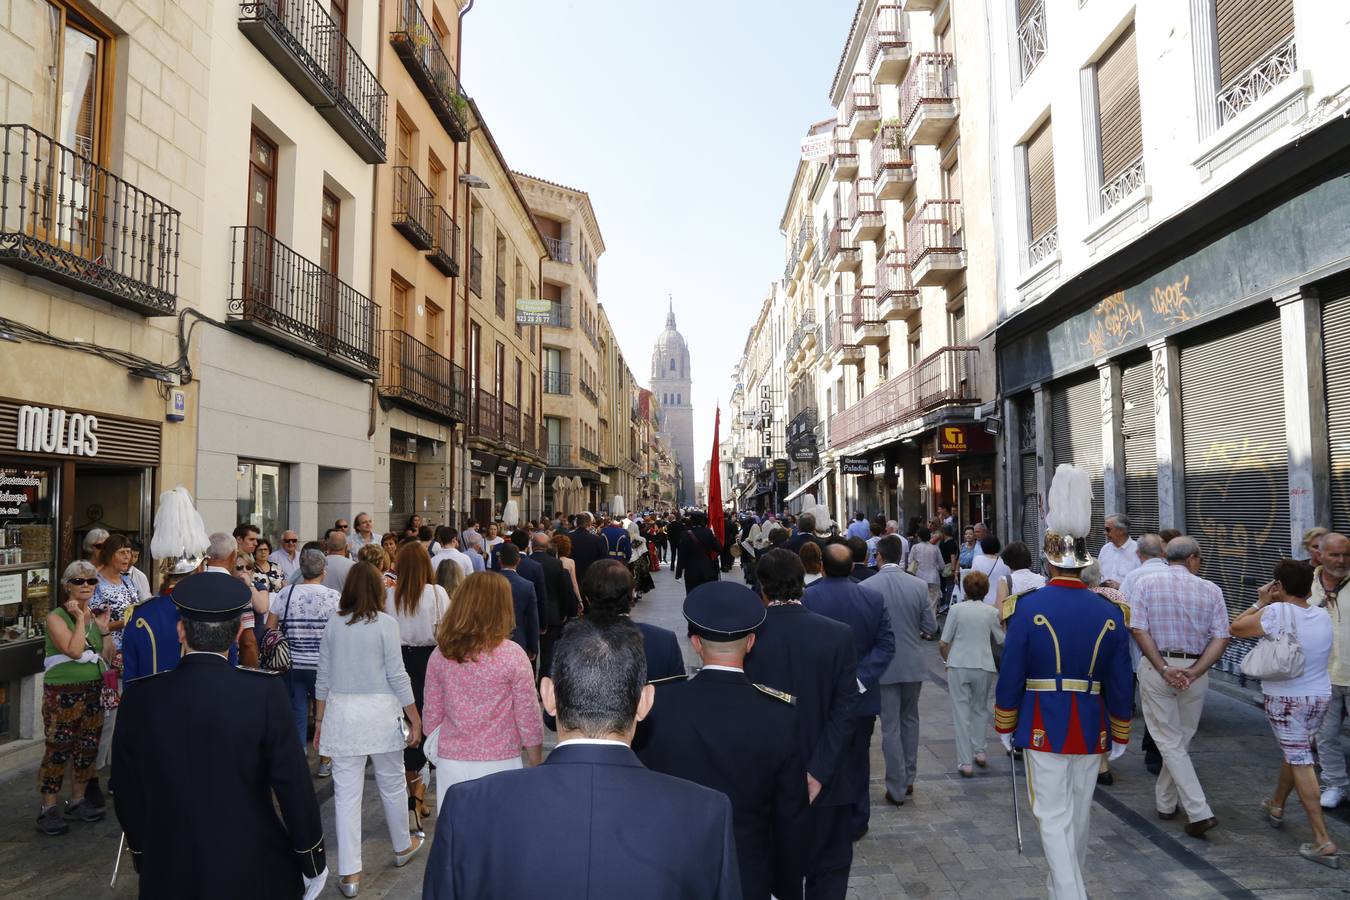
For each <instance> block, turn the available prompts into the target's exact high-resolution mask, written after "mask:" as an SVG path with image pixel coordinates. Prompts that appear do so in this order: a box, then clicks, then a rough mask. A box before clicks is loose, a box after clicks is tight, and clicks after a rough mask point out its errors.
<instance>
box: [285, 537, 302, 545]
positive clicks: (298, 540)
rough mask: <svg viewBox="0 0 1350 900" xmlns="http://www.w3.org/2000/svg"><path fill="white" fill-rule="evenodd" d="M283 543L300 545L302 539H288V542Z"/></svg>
mask: <svg viewBox="0 0 1350 900" xmlns="http://www.w3.org/2000/svg"><path fill="white" fill-rule="evenodd" d="M282 543H283V544H298V543H300V539H299V538H289V539H287V540H284V541H282Z"/></svg>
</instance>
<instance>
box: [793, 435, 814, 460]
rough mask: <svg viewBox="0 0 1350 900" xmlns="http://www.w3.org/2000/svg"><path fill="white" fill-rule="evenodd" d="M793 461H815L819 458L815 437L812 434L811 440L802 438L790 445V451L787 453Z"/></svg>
mask: <svg viewBox="0 0 1350 900" xmlns="http://www.w3.org/2000/svg"><path fill="white" fill-rule="evenodd" d="M789 455H790V456H791V457H792V460H793V462H809V463H813V462H817V461H818V460H819V459H820V453H819V451H817V450H816V439H815V437H814V435H813V436H812V438H811V440H809V441H808V440H802V441H799V442H798V443H796V444H793V445H792V452H791V453H790V454H789Z"/></svg>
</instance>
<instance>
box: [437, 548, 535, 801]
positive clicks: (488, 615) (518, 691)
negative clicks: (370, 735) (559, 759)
mask: <svg viewBox="0 0 1350 900" xmlns="http://www.w3.org/2000/svg"><path fill="white" fill-rule="evenodd" d="M515 618H516V617H515V613H514V611H513V609H512V605H511V586H510V585H509V584H508V583H507V581H506V579H505V578H504V577H503V576H501V575H499V574H498V573H496V572H475V573H474V574H472V575H470V576H469V577H468V578H467V579H465V581H464V583H463V584H462V585H460V588H459V590H458V591H456V592H455V598H454V602H453V603H451V605H450V611H449V612H448V613H447V614H446V615H445V617H444V618H443V619H442V620H441V625H440V628H439V630H438V631H437V634H436V646H437V649H438V650H439V652H437V653H433V654H431V659H430V660H428V661H427V678H426V687H425V693H424V695H423V706H422V725H423V731H424V733H425V734H427V735H430V734H431V733H432V732H433V731H435V730H436V729H437V728H440V734H439V735H438V738H437V744H436V753H435V759H434V762H435V764H436V809H437V810H439V809H440V808H441V803H442V802H443V801H444V800H445V792H446V790H448V789H449V787H450V785H452V784H457V783H458V782H461V781H468V780H470V779H473V778H481V777H482V776H484V775H490V774H491V773H493V772H502V771H505V770H507V769H519V768H521V751H522V749H523V750H524V757H525V764H526V765H530V766H537V765H539V762H540V760H541V758H542V755H543V743H544V725H543V719H542V717H541V715H540V712H539V700H538V697H537V696H536V694H535V690H534V669H533V667H532V666H531V665H530V660H529V658H528V657H527V656H526V655H525V651H524V650H522V649H521V648H520V645H519V644H517V643H515V642H514V641H512V640H511V632H513V631H514V630H515V627H516V622H515Z"/></svg>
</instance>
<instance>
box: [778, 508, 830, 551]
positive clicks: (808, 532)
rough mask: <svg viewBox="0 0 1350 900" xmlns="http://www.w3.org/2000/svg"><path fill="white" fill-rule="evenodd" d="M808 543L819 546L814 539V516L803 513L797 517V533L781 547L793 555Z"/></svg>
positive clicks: (816, 539) (815, 538)
mask: <svg viewBox="0 0 1350 900" xmlns="http://www.w3.org/2000/svg"><path fill="white" fill-rule="evenodd" d="M810 543H815V544H820V543H821V541H820V539H819V538H817V537H816V517H815V515H814V514H812V513H809V512H804V513H802V514H801V515H800V516H798V517H797V533H796V534H794V535H793V536H792V537H790V538H788V540H787V543H786V544H784V545H783V546H784V547H785V548H786V549H788V550H791V551H792V552H793V553H801V552H802V547H804V546H805V545H807V544H810ZM822 546H823V545H822Z"/></svg>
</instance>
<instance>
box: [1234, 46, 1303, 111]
mask: <svg viewBox="0 0 1350 900" xmlns="http://www.w3.org/2000/svg"><path fill="white" fill-rule="evenodd" d="M1297 71H1298V43H1297V42H1296V41H1295V40H1294V36H1293V35H1292V34H1291V35H1289V37H1288V38H1287V39H1285V40H1283V41H1281V42H1280V43H1279V44H1278V45H1276V47H1275V48H1274V49H1273V50H1272V51H1271V52H1270V54H1269V55H1267V56H1266V57H1265V58H1264V59H1262V60H1259V61H1258V62H1257V63H1256V64H1255V65H1253V66H1252V67H1251V68H1249V69H1248V70H1247V71H1245V72H1243V73H1242V74H1241V75H1239V76H1238V77H1236V78H1234V79H1233V80H1231V81H1229V82H1228V84H1225V85H1224V86H1223V87H1222V88H1221V89H1220V90H1219V93H1218V95H1217V96H1216V98H1215V100H1216V102H1217V103H1218V104H1219V124H1220V125H1223V124H1225V123H1227V122H1229V121H1231V120H1232V119H1233V118H1234V117H1235V116H1236V115H1237V114H1238V113H1240V112H1242V111H1243V110H1244V109H1246V108H1247V107H1249V106H1251V105H1252V104H1253V103H1255V102H1256V101H1257V100H1259V99H1261V98H1262V97H1264V96H1265V95H1266V94H1268V93H1270V92H1271V91H1272V90H1273V89H1274V88H1275V86H1276V85H1277V84H1279V83H1280V82H1282V81H1284V80H1285V79H1286V78H1289V77H1291V76H1292V75H1293V74H1294V73H1295V72H1297Z"/></svg>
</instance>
